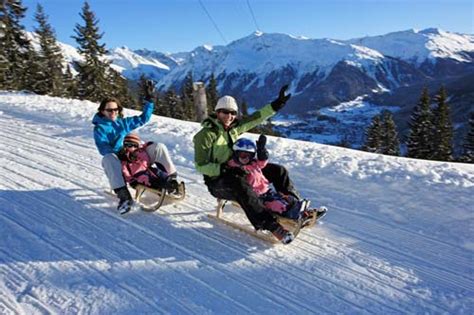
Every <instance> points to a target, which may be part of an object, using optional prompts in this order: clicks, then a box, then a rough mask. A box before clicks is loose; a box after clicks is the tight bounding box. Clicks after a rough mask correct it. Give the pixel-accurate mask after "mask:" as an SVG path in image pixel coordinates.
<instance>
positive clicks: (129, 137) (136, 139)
mask: <svg viewBox="0 0 474 315" xmlns="http://www.w3.org/2000/svg"><path fill="white" fill-rule="evenodd" d="M123 142H124V143H125V142H131V143H136V144H138V145H139V144H140V142H141V141H140V137H139V136H138V134H136V133H129V134H128V135H126V136H125V138H124V139H123Z"/></svg>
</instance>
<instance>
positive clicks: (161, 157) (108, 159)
mask: <svg viewBox="0 0 474 315" xmlns="http://www.w3.org/2000/svg"><path fill="white" fill-rule="evenodd" d="M146 152H147V153H148V155H149V156H150V160H151V161H154V162H157V163H160V164H161V165H163V167H164V168H165V170H166V172H167V173H168V174H173V173H176V167H175V165H174V163H173V161H171V157H170V154H169V152H168V148H167V147H166V146H165V145H164V144H162V143H153V144H151V145H149V146H148V147H147V148H146ZM102 168H103V169H104V171H105V175H106V176H107V178H108V179H109V183H110V188H112V189H116V188H120V187H123V186H125V180H124V178H123V175H122V163H121V162H120V160H119V158H118V157H117V155H116V154H115V153H109V154H106V155H104V157H103V158H102Z"/></svg>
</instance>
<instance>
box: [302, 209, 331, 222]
mask: <svg viewBox="0 0 474 315" xmlns="http://www.w3.org/2000/svg"><path fill="white" fill-rule="evenodd" d="M327 211H328V209H327V208H326V207H320V208H319V209H318V208H316V209H307V210H305V211H303V212H302V213H301V227H305V226H307V225H312V224H314V223H315V222H316V221H318V220H320V219H321V218H322V217H324V216H325V215H326V212H327Z"/></svg>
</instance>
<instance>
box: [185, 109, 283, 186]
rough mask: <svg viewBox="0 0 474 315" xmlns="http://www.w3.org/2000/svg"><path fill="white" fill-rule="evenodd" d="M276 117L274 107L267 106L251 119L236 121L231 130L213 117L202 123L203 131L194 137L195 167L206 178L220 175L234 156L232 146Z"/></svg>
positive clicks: (251, 116) (250, 117)
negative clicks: (222, 165) (244, 134)
mask: <svg viewBox="0 0 474 315" xmlns="http://www.w3.org/2000/svg"><path fill="white" fill-rule="evenodd" d="M273 115H275V111H274V110H273V108H272V106H271V105H270V104H269V105H266V106H265V107H263V108H262V109H260V110H258V111H256V112H255V113H253V114H252V115H250V116H249V117H246V118H244V119H242V120H235V121H234V122H233V123H232V125H231V126H230V128H229V130H227V131H226V130H224V126H223V125H222V124H221V123H220V122H219V121H218V120H217V117H216V116H215V115H212V116H210V117H208V118H206V119H204V121H203V122H202V124H201V125H202V129H201V130H200V131H199V132H198V133H197V134H196V135H195V136H194V138H193V142H194V165H195V167H196V170H197V171H198V172H200V173H202V174H204V176H205V178H206V177H210V178H212V177H216V176H219V175H220V168H221V164H222V163H225V162H227V161H228V160H229V159H230V157H231V156H232V145H233V144H234V142H235V141H236V140H237V138H238V137H239V136H240V135H241V134H243V133H244V132H246V131H249V130H250V129H252V128H254V127H256V126H258V125H260V124H261V123H262V122H263V121H265V120H266V119H268V118H269V117H271V116H273Z"/></svg>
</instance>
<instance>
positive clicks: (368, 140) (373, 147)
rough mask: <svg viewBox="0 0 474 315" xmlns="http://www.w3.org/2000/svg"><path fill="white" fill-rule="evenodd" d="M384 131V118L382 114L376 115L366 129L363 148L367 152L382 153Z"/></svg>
mask: <svg viewBox="0 0 474 315" xmlns="http://www.w3.org/2000/svg"><path fill="white" fill-rule="evenodd" d="M382 133H383V131H382V120H381V118H380V115H375V116H374V117H372V122H371V123H370V125H369V127H367V130H366V131H365V143H364V145H363V147H362V149H363V150H364V151H367V152H372V153H382V151H381V148H382Z"/></svg>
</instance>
